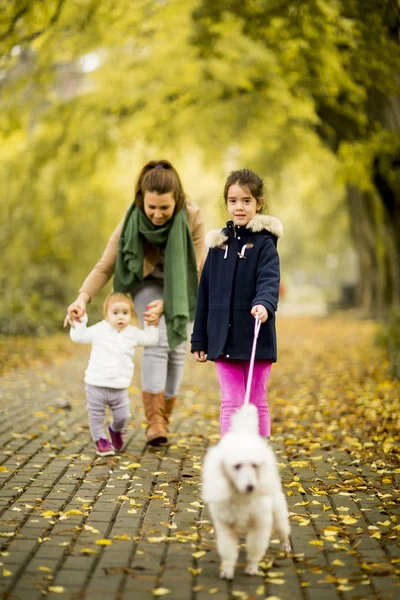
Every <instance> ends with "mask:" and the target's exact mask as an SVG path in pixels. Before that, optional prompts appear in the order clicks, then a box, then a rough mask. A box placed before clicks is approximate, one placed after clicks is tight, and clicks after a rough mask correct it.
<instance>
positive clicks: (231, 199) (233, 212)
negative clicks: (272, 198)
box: [226, 183, 264, 227]
mask: <svg viewBox="0 0 400 600" xmlns="http://www.w3.org/2000/svg"><path fill="white" fill-rule="evenodd" d="M263 202H264V198H258V199H256V198H254V196H252V195H251V192H250V190H249V188H248V187H247V185H244V186H243V187H241V186H240V185H239V184H238V183H235V184H233V185H231V186H229V189H228V194H227V198H226V208H227V209H228V214H229V216H230V217H231V219H232V221H233V222H234V224H235V225H239V226H241V227H245V226H246V225H247V223H248V222H249V221H251V219H252V218H253V217H254V216H255V215H256V213H257V212H258V211H259V210H260V208H261V206H262V204H263Z"/></svg>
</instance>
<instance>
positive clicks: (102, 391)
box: [86, 383, 130, 442]
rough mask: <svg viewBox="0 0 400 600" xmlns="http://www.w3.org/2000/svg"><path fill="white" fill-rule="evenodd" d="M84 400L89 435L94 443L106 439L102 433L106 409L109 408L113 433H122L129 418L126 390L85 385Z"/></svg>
mask: <svg viewBox="0 0 400 600" xmlns="http://www.w3.org/2000/svg"><path fill="white" fill-rule="evenodd" d="M86 400H87V406H88V413H89V427H90V433H91V434H92V438H93V441H94V442H97V440H99V439H100V438H104V439H107V436H106V434H105V433H104V417H105V414H106V407H107V406H109V407H110V408H111V412H112V416H113V422H112V423H111V429H112V430H113V431H122V429H124V427H125V426H126V424H127V422H128V419H129V417H130V413H129V396H128V390H116V389H114V388H109V387H100V386H98V385H89V384H88V383H87V384H86Z"/></svg>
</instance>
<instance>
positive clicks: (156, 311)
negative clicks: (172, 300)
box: [143, 300, 164, 326]
mask: <svg viewBox="0 0 400 600" xmlns="http://www.w3.org/2000/svg"><path fill="white" fill-rule="evenodd" d="M163 312H164V301H163V300H153V302H150V304H148V305H147V306H146V310H145V312H144V313H143V317H144V321H145V323H146V325H154V326H157V325H158V324H159V322H160V319H161V317H162V315H163Z"/></svg>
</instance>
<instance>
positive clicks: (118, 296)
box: [103, 292, 133, 316]
mask: <svg viewBox="0 0 400 600" xmlns="http://www.w3.org/2000/svg"><path fill="white" fill-rule="evenodd" d="M115 302H126V303H127V304H128V305H129V309H130V311H131V313H132V312H133V302H132V298H131V297H130V296H128V294H123V293H122V292H112V294H109V295H108V296H107V298H106V299H105V300H104V304H103V314H104V316H105V315H107V311H108V309H109V308H110V306H112V305H113V304H114V303H115Z"/></svg>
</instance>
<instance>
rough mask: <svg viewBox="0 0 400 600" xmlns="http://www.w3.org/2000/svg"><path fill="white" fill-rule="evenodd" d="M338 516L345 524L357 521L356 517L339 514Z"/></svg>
mask: <svg viewBox="0 0 400 600" xmlns="http://www.w3.org/2000/svg"><path fill="white" fill-rule="evenodd" d="M339 518H340V519H341V521H342V523H344V524H345V525H354V523H357V519H355V518H354V517H350V515H339Z"/></svg>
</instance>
